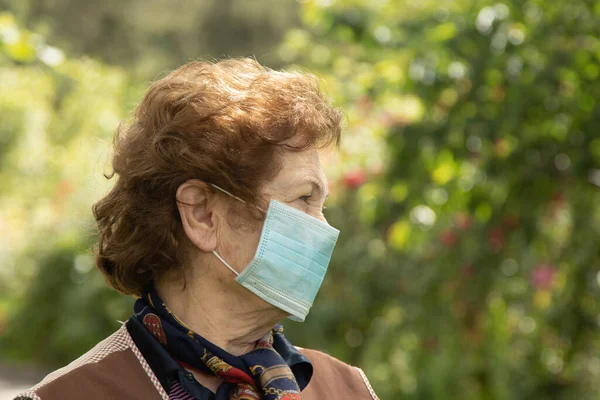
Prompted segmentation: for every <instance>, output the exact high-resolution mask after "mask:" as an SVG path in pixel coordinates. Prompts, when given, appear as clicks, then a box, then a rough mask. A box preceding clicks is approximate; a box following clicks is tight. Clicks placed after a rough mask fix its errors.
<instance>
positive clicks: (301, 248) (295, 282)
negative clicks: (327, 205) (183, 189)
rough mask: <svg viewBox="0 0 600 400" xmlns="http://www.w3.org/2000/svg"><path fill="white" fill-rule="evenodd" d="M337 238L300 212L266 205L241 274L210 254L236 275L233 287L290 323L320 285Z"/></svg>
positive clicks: (300, 318)
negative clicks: (241, 288)
mask: <svg viewBox="0 0 600 400" xmlns="http://www.w3.org/2000/svg"><path fill="white" fill-rule="evenodd" d="M213 186H214V187H215V188H217V189H219V190H220V191H222V192H224V193H226V194H228V195H230V196H232V197H234V198H235V199H237V200H239V201H242V202H244V201H243V200H242V199H240V198H239V197H236V196H233V195H232V194H231V193H229V192H226V191H225V190H223V189H221V188H219V187H217V186H215V185H213ZM244 203H245V202H244ZM339 233H340V231H338V230H337V229H335V228H333V227H331V226H329V225H328V224H326V223H324V222H321V221H319V220H318V219H316V218H314V217H311V216H310V215H308V214H306V213H304V212H302V211H299V210H297V209H295V208H293V207H290V206H287V205H285V204H283V203H280V202H278V201H275V200H271V202H270V204H269V208H268V209H267V216H266V219H265V222H264V225H263V228H262V232H261V235H260V241H259V243H258V248H257V249H256V254H255V255H254V258H253V259H252V261H250V263H249V264H248V265H247V266H246V268H244V270H243V271H242V273H241V274H238V273H237V272H236V271H235V270H234V269H233V268H232V267H231V266H230V265H229V264H228V263H227V262H226V261H225V260H224V259H223V258H222V257H221V256H220V255H219V254H218V253H217V252H216V251H213V254H214V255H215V256H216V257H217V258H218V259H219V260H220V261H221V262H222V263H223V264H225V266H227V267H228V268H229V269H230V270H231V271H233V273H234V274H236V275H238V276H237V278H236V279H235V280H236V282H238V283H239V284H241V285H242V286H244V287H245V288H246V289H248V290H250V291H251V292H252V293H254V294H256V295H257V296H258V297H260V298H261V299H263V300H265V301H266V302H267V303H270V304H272V305H274V306H275V307H278V308H280V309H281V310H283V311H286V312H288V313H290V314H291V316H290V317H289V318H290V319H292V320H294V321H300V322H302V321H304V319H305V318H306V316H307V315H308V311H309V310H310V307H311V306H312V304H313V302H314V300H315V297H316V296H317V292H318V291H319V288H320V287H321V284H322V283H323V278H324V277H325V273H326V272H327V267H328V265H329V261H330V260H331V254H332V253H333V248H334V247H335V243H336V241H337V238H338V235H339Z"/></svg>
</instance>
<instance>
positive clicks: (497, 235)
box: [488, 228, 504, 253]
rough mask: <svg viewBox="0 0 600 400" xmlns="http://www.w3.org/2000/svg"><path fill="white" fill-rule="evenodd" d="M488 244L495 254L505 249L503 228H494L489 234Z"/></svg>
mask: <svg viewBox="0 0 600 400" xmlns="http://www.w3.org/2000/svg"><path fill="white" fill-rule="evenodd" d="M488 242H489V243H490V247H491V248H492V250H493V251H494V252H496V253H497V252H499V251H501V250H502V249H503V248H504V231H503V230H502V229H501V228H494V229H492V230H491V231H490V233H489V234H488Z"/></svg>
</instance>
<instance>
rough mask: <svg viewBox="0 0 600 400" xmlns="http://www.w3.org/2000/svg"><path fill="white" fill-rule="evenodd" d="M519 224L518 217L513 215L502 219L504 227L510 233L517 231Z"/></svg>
mask: <svg viewBox="0 0 600 400" xmlns="http://www.w3.org/2000/svg"><path fill="white" fill-rule="evenodd" d="M519 224H520V221H519V217H518V216H517V215H515V214H509V215H507V216H506V217H505V218H504V226H505V227H506V229H508V230H510V231H513V230H515V229H517V228H518V227H519Z"/></svg>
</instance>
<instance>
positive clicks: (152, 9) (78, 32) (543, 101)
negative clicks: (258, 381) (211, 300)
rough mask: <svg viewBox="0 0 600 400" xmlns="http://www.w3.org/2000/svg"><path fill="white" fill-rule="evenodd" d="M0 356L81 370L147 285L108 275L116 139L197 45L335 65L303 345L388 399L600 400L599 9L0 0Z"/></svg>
mask: <svg viewBox="0 0 600 400" xmlns="http://www.w3.org/2000/svg"><path fill="white" fill-rule="evenodd" d="M0 10H2V12H1V13H0V238H1V241H0V359H1V360H3V361H7V360H12V362H21V363H30V364H31V363H33V364H37V365H44V366H46V367H49V368H52V367H57V366H61V365H63V364H65V363H67V362H69V361H70V360H72V359H74V358H76V357H77V356H78V355H80V354H81V353H83V352H84V351H86V350H87V349H88V348H90V347H91V346H92V345H94V344H95V343H96V342H97V341H99V340H100V339H102V338H103V337H105V336H106V335H108V334H109V333H111V332H112V331H114V330H115V329H116V328H117V327H118V323H117V322H116V321H117V320H124V319H126V318H127V317H128V314H129V313H130V310H131V305H132V299H128V298H123V297H121V296H119V295H117V294H116V293H115V292H113V291H110V290H109V289H107V288H106V287H105V286H104V283H103V280H102V278H101V276H100V274H99V273H98V272H97V271H96V270H95V268H94V267H93V257H92V255H91V253H90V246H91V245H92V243H93V242H94V224H93V220H92V217H91V205H92V203H93V202H95V201H96V200H98V199H99V198H100V197H101V196H102V194H103V193H105V192H106V190H107V188H108V187H109V184H110V182H107V181H106V180H105V179H104V178H103V176H102V173H103V172H107V171H109V170H110V166H109V161H110V141H111V138H112V135H113V133H114V131H115V128H116V126H117V124H118V122H119V121H120V120H122V119H124V118H126V117H127V116H128V113H129V112H130V111H131V110H132V108H133V107H134V106H135V104H136V102H137V101H139V100H140V98H141V96H142V94H143V92H144V90H145V88H146V87H147V86H148V84H149V82H150V81H151V80H152V79H154V78H156V77H160V76H163V75H164V74H165V73H166V72H168V71H169V70H170V69H173V68H176V67H177V66H179V65H181V64H182V63H184V62H186V61H188V60H191V59H197V58H207V57H215V58H221V57H226V56H253V55H254V56H255V57H256V58H257V59H258V60H259V61H260V62H262V63H264V64H266V65H268V66H270V67H273V68H277V69H279V68H287V69H298V68H300V69H302V70H308V71H311V72H314V73H317V74H318V75H319V76H320V77H321V78H322V79H323V83H324V84H323V86H324V89H325V90H326V92H327V93H328V95H329V96H331V98H332V100H333V101H334V103H335V104H336V105H338V106H341V107H342V108H344V110H345V112H346V119H345V133H344V135H345V136H344V140H343V145H342V148H341V150H340V152H339V153H337V154H335V155H333V156H331V157H330V159H329V164H328V167H327V168H328V172H329V176H330V180H331V181H332V192H333V195H332V198H331V201H330V202H329V204H328V209H327V211H326V215H327V217H328V219H329V222H330V223H331V224H332V225H334V226H336V227H337V228H339V229H340V230H341V232H342V233H341V237H340V241H339V244H338V247H337V249H336V252H335V253H334V259H333V261H332V265H331V267H330V271H329V272H328V276H327V279H326V283H325V284H324V287H323V289H322V291H321V293H320V294H319V296H318V298H317V302H316V305H315V306H314V307H313V309H312V311H311V315H310V317H309V318H308V320H307V322H305V323H304V324H298V323H293V322H289V323H286V325H287V328H286V332H287V335H288V336H289V337H290V338H291V339H292V340H293V342H294V343H295V344H297V345H299V346H303V347H312V348H316V349H320V350H324V351H326V352H328V353H330V354H332V355H334V356H336V357H338V358H340V359H342V360H344V361H346V362H349V363H352V364H356V365H359V366H361V367H362V368H363V369H364V370H365V372H366V374H367V375H368V376H369V378H370V380H371V383H372V384H373V386H374V388H375V390H376V391H377V393H378V394H379V395H380V397H381V398H382V399H415V400H416V399H434V400H450V399H461V400H462V399H465V400H471V399H473V400H475V399H477V400H479V399H482V400H484V399H495V400H496V399H497V400H501V399H597V398H600V336H599V335H598V332H599V325H600V318H599V317H600V314H599V313H600V133H599V130H600V104H599V103H598V101H599V99H600V81H599V77H600V2H597V1H591V0H552V1H548V0H546V1H541V0H528V1H523V0H504V1H501V2H496V1H483V0H478V1H467V0H454V1H451V0H447V1H439V0H437V1H432V0H337V1H336V0H307V1H301V2H294V1H292V0H254V1H244V0H219V1H208V0H203V1H200V0H196V1H195V0H170V1H162V0H145V1H139V0H138V1H134V0H105V1H101V2H100V1H92V0H0Z"/></svg>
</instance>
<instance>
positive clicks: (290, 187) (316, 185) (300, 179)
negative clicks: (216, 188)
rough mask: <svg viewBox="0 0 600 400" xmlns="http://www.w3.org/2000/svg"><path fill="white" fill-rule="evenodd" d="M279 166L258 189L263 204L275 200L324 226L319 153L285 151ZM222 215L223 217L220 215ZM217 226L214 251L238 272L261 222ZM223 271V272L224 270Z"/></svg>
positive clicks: (255, 240) (324, 188)
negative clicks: (275, 172) (273, 175)
mask: <svg viewBox="0 0 600 400" xmlns="http://www.w3.org/2000/svg"><path fill="white" fill-rule="evenodd" d="M281 165H282V168H281V170H280V171H279V173H278V174H277V175H276V176H275V178H274V179H272V180H271V181H269V182H267V183H266V184H265V185H264V186H263V188H262V190H261V193H262V197H263V198H264V199H265V200H266V202H265V204H268V202H269V201H270V200H277V201H279V202H281V203H284V204H286V205H288V206H290V207H294V208H296V209H298V210H300V211H303V212H305V213H306V214H308V215H310V216H312V217H314V218H316V219H318V220H320V221H322V222H325V223H326V222H327V221H326V220H325V217H324V216H323V205H324V203H325V199H326V197H327V196H328V183H327V178H326V177H325V174H324V173H323V169H322V167H321V161H320V157H319V152H318V151H317V150H315V149H309V150H305V151H302V152H289V151H288V152H285V153H283V154H282V155H281ZM218 195H219V196H220V197H221V199H222V200H223V201H226V202H228V204H231V206H232V207H236V208H239V207H240V206H242V207H244V205H243V204H241V203H240V204H239V205H238V204H232V202H231V201H230V199H228V198H227V196H226V195H224V194H220V193H219V194H218ZM234 202H235V200H234ZM244 214H245V213H244ZM242 215H243V214H242ZM224 216H227V214H226V213H224ZM240 218H241V217H240ZM236 222H237V221H236ZM238 225H239V226H238ZM219 227H220V228H219V229H218V232H217V248H216V251H217V253H219V255H221V257H223V258H224V259H225V260H227V262H228V263H229V265H231V266H232V267H233V268H234V269H235V270H236V271H237V272H238V273H241V272H242V270H243V269H244V268H245V267H246V265H248V264H249V263H250V261H251V260H252V258H253V257H254V254H255V252H256V248H257V246H258V242H259V240H260V234H261V229H262V222H261V223H258V224H257V223H256V222H254V221H245V223H244V222H242V223H241V224H237V223H234V224H230V223H219ZM223 269H224V270H226V269H225V267H223Z"/></svg>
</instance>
